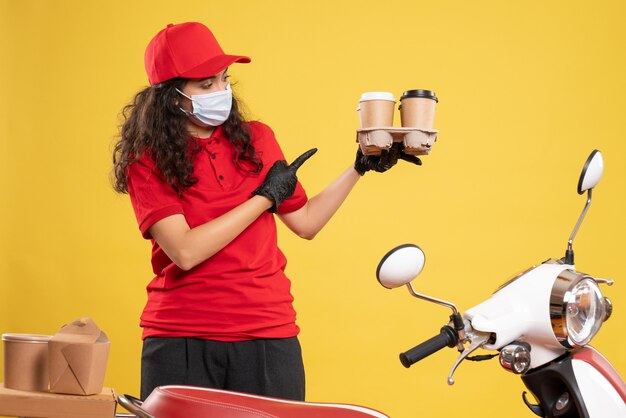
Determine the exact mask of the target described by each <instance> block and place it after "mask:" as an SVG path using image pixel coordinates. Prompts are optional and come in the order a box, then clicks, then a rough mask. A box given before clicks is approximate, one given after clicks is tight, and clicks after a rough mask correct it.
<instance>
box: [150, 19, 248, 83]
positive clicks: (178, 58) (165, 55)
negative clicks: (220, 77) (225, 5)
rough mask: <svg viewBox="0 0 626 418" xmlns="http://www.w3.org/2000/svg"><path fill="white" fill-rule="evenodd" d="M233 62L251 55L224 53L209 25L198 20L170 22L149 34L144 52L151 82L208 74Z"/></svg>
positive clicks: (206, 75) (198, 76)
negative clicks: (150, 38)
mask: <svg viewBox="0 0 626 418" xmlns="http://www.w3.org/2000/svg"><path fill="white" fill-rule="evenodd" d="M234 62H241V63H248V62H250V58H248V57H245V56H242V55H227V54H224V51H223V50H222V48H221V47H220V45H219V44H218V43H217V39H215V36H213V33H211V31H210V30H209V28H207V27H206V26H204V25H203V24H202V23H197V22H187V23H180V24H177V25H173V24H171V23H170V24H169V25H167V27H166V28H165V29H163V30H161V31H160V32H159V33H157V34H156V36H155V37H154V38H152V40H151V41H150V43H149V44H148V47H147V48H146V54H145V56H144V64H145V66H146V73H148V80H149V81H150V85H155V84H159V83H161V82H163V81H167V80H170V79H172V78H176V77H183V78H207V77H211V76H214V75H215V74H217V73H219V72H220V71H222V70H223V69H225V68H226V67H228V66H229V65H231V64H232V63H234Z"/></svg>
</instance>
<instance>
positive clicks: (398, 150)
mask: <svg viewBox="0 0 626 418" xmlns="http://www.w3.org/2000/svg"><path fill="white" fill-rule="evenodd" d="M398 159H400V160H404V161H408V162H410V163H412V164H416V165H422V160H420V159H419V158H417V157H416V156H415V155H409V154H405V153H403V152H402V143H401V142H394V143H393V145H392V146H391V148H389V149H388V150H383V151H382V152H381V153H380V155H363V153H362V152H361V147H359V148H358V149H357V151H356V161H355V162H354V169H355V170H356V171H357V173H359V174H360V175H361V176H362V175H363V174H365V173H366V172H368V171H370V170H374V171H377V172H379V173H384V172H385V171H387V170H389V169H390V168H391V167H393V166H394V165H396V163H397V162H398Z"/></svg>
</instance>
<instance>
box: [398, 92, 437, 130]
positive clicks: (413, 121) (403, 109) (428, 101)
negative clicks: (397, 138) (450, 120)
mask: <svg viewBox="0 0 626 418" xmlns="http://www.w3.org/2000/svg"><path fill="white" fill-rule="evenodd" d="M438 101H439V99H437V96H436V95H435V92H434V91H432V90H407V91H405V92H404V93H402V97H400V120H401V123H402V127H403V128H418V129H424V130H432V129H433V126H434V122H435V105H436V104H437V102H438Z"/></svg>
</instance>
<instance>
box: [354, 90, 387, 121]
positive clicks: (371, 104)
mask: <svg viewBox="0 0 626 418" xmlns="http://www.w3.org/2000/svg"><path fill="white" fill-rule="evenodd" d="M395 104H396V99H395V98H394V97H393V93H387V92H379V91H375V92H367V93H363V94H362V95H361V100H359V108H358V109H357V112H358V113H359V120H360V123H361V128H375V127H388V126H393V113H394V110H395Z"/></svg>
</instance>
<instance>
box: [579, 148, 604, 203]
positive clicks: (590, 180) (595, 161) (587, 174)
mask: <svg viewBox="0 0 626 418" xmlns="http://www.w3.org/2000/svg"><path fill="white" fill-rule="evenodd" d="M603 172H604V160H603V159H602V153H601V152H600V151H598V150H593V152H592V153H591V155H589V157H588V158H587V161H586V162H585V166H584V167H583V170H582V172H581V173H580V179H579V180H578V194H583V193H585V192H586V191H587V190H590V189H593V188H594V187H596V185H597V184H598V183H599V182H600V179H601V178H602V173H603Z"/></svg>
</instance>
